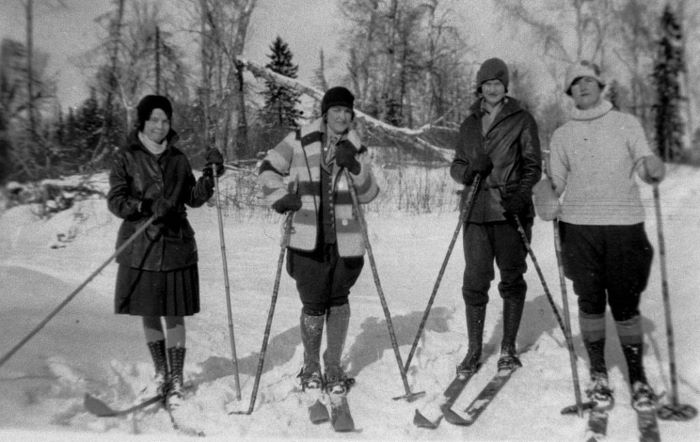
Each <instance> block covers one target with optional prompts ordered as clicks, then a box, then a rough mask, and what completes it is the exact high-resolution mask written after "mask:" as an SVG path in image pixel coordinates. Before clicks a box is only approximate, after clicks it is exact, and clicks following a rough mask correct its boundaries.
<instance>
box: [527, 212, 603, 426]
mask: <svg viewBox="0 0 700 442" xmlns="http://www.w3.org/2000/svg"><path fill="white" fill-rule="evenodd" d="M513 219H515V225H516V227H517V229H518V233H520V239H522V241H523V244H524V245H525V249H527V253H528V255H530V259H531V260H532V264H533V265H534V266H535V270H537V275H538V276H539V278H540V282H541V283H542V289H543V290H544V294H545V295H546V296H547V301H549V305H550V306H551V307H552V312H553V313H554V317H555V318H556V319H557V322H558V323H559V327H560V328H561V331H562V333H564V340H565V341H566V346H567V348H568V349H569V357H570V358H575V357H576V356H575V354H574V353H573V348H574V341H573V339H572V338H571V332H570V329H569V328H568V326H567V325H565V324H564V321H563V320H562V318H561V315H560V314H559V310H558V309H557V306H556V304H555V303H554V299H553V298H552V292H550V291H549V286H547V281H545V279H544V274H543V273H542V268H540V264H539V262H537V258H536V257H535V252H533V251H532V247H530V241H529V240H528V239H527V234H526V233H525V229H524V228H523V225H522V223H521V222H520V218H518V216H517V215H515V216H513ZM562 295H563V292H562ZM567 308H568V306H567ZM574 376H575V378H578V374H575V375H574ZM574 382H576V381H574ZM579 396H580V393H579ZM593 406H595V403H594V402H586V403H585V404H584V403H580V402H579V401H578V400H577V402H576V405H575V407H565V408H564V409H563V410H562V411H561V413H562V414H568V413H570V412H572V410H576V412H577V413H582V411H581V410H583V409H589V408H592V407H593ZM579 415H580V414H579Z"/></svg>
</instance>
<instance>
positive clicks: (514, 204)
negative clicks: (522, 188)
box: [501, 192, 531, 216]
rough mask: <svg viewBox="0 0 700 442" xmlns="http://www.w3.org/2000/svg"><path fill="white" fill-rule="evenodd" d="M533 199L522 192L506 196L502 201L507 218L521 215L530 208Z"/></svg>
mask: <svg viewBox="0 0 700 442" xmlns="http://www.w3.org/2000/svg"><path fill="white" fill-rule="evenodd" d="M530 201H531V198H530V196H529V195H526V194H524V193H521V192H513V193H511V194H508V195H506V196H505V197H504V198H503V201H501V205H502V206H503V209H505V215H506V216H509V215H510V216H514V215H521V214H523V213H525V212H527V210H528V209H529V208H530Z"/></svg>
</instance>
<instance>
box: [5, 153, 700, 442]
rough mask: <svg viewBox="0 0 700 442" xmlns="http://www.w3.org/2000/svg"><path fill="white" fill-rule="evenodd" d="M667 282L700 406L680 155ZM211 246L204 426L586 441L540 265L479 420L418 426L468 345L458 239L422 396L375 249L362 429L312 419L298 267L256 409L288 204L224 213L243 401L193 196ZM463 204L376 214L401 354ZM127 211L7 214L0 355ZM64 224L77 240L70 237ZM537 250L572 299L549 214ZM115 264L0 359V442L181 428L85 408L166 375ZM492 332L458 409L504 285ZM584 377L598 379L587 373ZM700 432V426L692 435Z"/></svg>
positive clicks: (655, 313) (362, 337)
mask: <svg viewBox="0 0 700 442" xmlns="http://www.w3.org/2000/svg"><path fill="white" fill-rule="evenodd" d="M661 198H662V207H663V215H664V219H663V221H664V230H665V235H666V246H667V253H666V254H667V261H668V271H669V286H670V294H671V300H672V301H671V302H672V310H673V320H674V322H673V325H674V327H675V335H676V359H677V364H678V375H679V383H678V389H679V398H680V401H681V402H682V403H688V404H691V405H694V406H695V407H700V357H699V356H698V350H697V349H698V342H700V328H698V326H697V324H698V323H699V322H700V306H699V301H698V295H697V287H698V286H700V272H698V268H699V266H700V249H699V248H698V247H697V245H696V244H697V243H698V241H700V171H698V170H696V169H691V168H686V167H680V168H674V169H673V170H672V171H671V172H670V176H669V177H668V179H667V181H665V182H664V183H663V185H662V186H661ZM644 201H645V205H646V207H647V209H648V210H647V213H648V217H647V230H648V234H649V237H650V240H651V241H652V243H653V244H656V243H657V235H656V222H655V217H654V206H653V200H652V198H651V190H650V189H649V188H648V187H645V188H644ZM189 213H190V219H191V222H192V224H193V226H194V228H195V231H196V232H197V240H198V244H199V249H200V260H201V262H200V277H201V288H202V303H203V305H202V307H203V311H202V313H200V314H199V315H197V316H195V317H193V318H191V319H189V320H188V322H187V333H188V336H187V340H188V353H187V360H186V366H185V374H186V378H187V379H188V380H189V381H191V382H192V383H193V385H194V388H193V390H194V394H193V395H192V396H191V397H190V399H188V402H189V405H188V406H189V407H190V409H191V415H192V419H193V420H194V421H195V422H197V424H198V425H199V426H200V427H201V428H202V429H203V430H204V431H205V432H206V434H207V438H211V439H214V440H216V439H220V440H224V439H226V440H230V439H290V440H299V439H332V438H337V439H370V440H379V439H381V440H446V439H467V440H551V441H564V440H582V439H583V434H584V428H585V420H584V419H580V418H578V417H576V416H562V415H560V413H559V411H560V409H561V408H562V407H563V406H565V405H569V404H572V403H573V402H574V394H573V388H572V382H571V370H570V365H569V356H568V353H567V350H566V345H565V341H564V339H563V335H562V332H561V330H560V329H559V327H558V325H557V322H556V320H555V318H554V316H553V314H552V311H551V308H550V306H549V303H548V301H547V298H546V296H545V295H544V291H543V289H542V285H541V284H540V281H539V279H538V277H537V274H536V272H535V270H534V267H533V266H532V265H531V264H530V265H529V270H528V273H527V282H528V286H529V290H528V297H527V304H526V307H525V313H524V318H523V323H522V326H521V331H520V334H519V337H518V346H519V348H520V350H521V351H522V355H521V359H522V362H523V364H524V367H523V368H522V369H521V370H519V371H517V372H516V373H515V374H514V375H513V378H512V379H511V381H510V383H509V384H507V385H506V386H505V387H504V390H503V391H502V392H501V394H500V395H499V396H498V397H497V399H496V400H495V401H494V402H493V403H492V404H491V406H490V407H489V408H488V410H487V411H486V412H485V413H484V415H483V416H482V417H481V418H480V419H479V420H478V421H477V423H476V424H475V425H473V426H471V427H465V428H461V427H455V426H451V425H450V424H448V423H446V422H442V423H441V425H440V427H439V428H438V429H437V430H425V429H419V428H416V427H414V426H413V424H412V419H413V414H414V410H415V409H416V408H421V407H425V406H426V404H428V403H429V402H431V401H434V400H435V399H436V398H437V397H439V395H440V393H441V390H442V389H444V387H445V386H446V384H447V382H449V380H450V379H451V377H452V375H453V372H454V367H455V365H456V364H457V363H458V362H459V361H460V360H461V358H462V356H463V355H464V353H465V352H466V345H467V337H466V327H465V320H464V306H463V303H462V299H461V291H460V286H461V278H462V267H463V257H462V247H461V238H460V240H459V241H458V242H457V244H456V246H455V249H454V252H453V255H452V259H451V260H450V263H449V265H448V267H447V270H446V272H445V276H444V279H443V281H442V284H441V287H440V291H439V293H438V295H437V298H436V301H435V304H434V305H433V308H432V311H431V312H432V313H431V316H430V319H429V321H428V323H427V327H426V333H425V336H424V339H423V340H422V341H421V343H420V345H419V348H418V351H417V353H416V356H415V357H414V360H413V364H412V366H411V368H410V370H409V372H408V382H409V385H410V388H411V389H412V390H413V391H426V392H427V394H426V396H425V397H423V398H421V399H419V400H417V401H415V402H412V403H408V402H406V401H394V400H392V397H394V396H398V395H401V394H403V393H404V387H403V384H402V382H401V377H400V375H399V370H398V368H397V364H396V359H395V356H394V353H393V351H392V348H391V342H390V339H389V336H388V334H387V327H386V321H385V318H384V315H383V312H382V308H381V304H380V301H379V298H378V296H377V291H376V289H375V286H374V282H373V279H372V273H371V271H370V268H369V264H368V262H366V267H365V270H364V271H363V274H362V276H361V278H360V280H359V281H358V283H357V285H356V286H355V288H354V290H353V292H352V294H351V308H352V318H351V324H350V331H349V337H348V342H347V345H346V349H345V354H344V361H345V364H346V368H347V370H348V372H349V374H350V375H352V376H355V377H356V380H357V384H356V386H355V388H353V390H352V392H351V393H350V395H349V402H350V405H351V407H352V411H353V417H354V419H355V423H356V426H357V428H358V431H357V432H355V433H346V434H338V433H333V432H332V430H331V428H330V427H329V425H327V424H321V425H318V426H314V425H312V424H310V423H308V420H307V418H306V410H305V408H304V407H303V406H302V400H303V399H302V398H300V397H299V394H297V393H295V392H294V391H293V390H294V387H295V376H296V374H297V372H298V370H299V367H300V365H301V361H302V349H301V342H300V337H299V328H298V317H299V310H300V303H299V301H298V297H297V294H296V290H295V288H294V284H293V281H292V280H291V279H290V278H289V277H288V275H287V274H286V273H283V277H282V282H281V287H280V295H279V298H278V302H277V306H276V311H275V315H274V322H273V325H272V333H271V340H270V346H269V347H268V352H267V357H266V362H265V367H264V371H263V376H262V379H261V383H260V388H259V393H258V397H257V401H256V406H255V410H254V412H253V413H252V414H251V415H249V416H240V415H230V414H228V412H227V411H228V410H246V409H247V408H248V405H249V401H250V394H251V389H252V385H253V377H254V373H255V369H256V367H257V364H258V355H259V351H260V345H261V342H262V337H263V331H264V327H265V321H266V318H267V312H268V308H269V304H270V297H271V292H272V287H273V281H274V275H275V266H276V263H277V256H278V253H279V237H280V227H279V220H280V219H279V217H277V216H276V215H275V216H272V215H270V216H263V215H260V214H259V213H258V214H255V215H252V216H249V215H248V214H241V213H237V212H230V213H226V216H225V218H224V222H225V235H226V250H227V256H228V263H229V275H230V279H231V293H232V303H233V314H234V327H235V337H236V346H237V353H238V365H239V370H240V379H241V387H242V398H241V400H236V394H235V384H234V376H233V365H232V358H231V351H230V345H229V337H228V336H229V334H228V333H229V332H228V320H227V314H226V300H225V292H224V285H223V279H222V268H221V254H220V246H219V236H218V227H217V222H216V211H215V209H214V207H211V206H209V207H204V208H202V209H197V210H190V211H189ZM456 220H457V213H456V212H454V211H453V212H446V213H438V214H427V215H410V216H409V215H405V214H400V213H383V212H381V211H380V212H379V213H377V212H376V211H374V210H373V211H372V212H371V213H370V214H369V215H368V223H369V226H370V240H371V243H372V248H373V250H374V254H375V258H376V262H377V266H378V270H379V275H380V278H381V283H382V287H383V289H384V293H385V295H386V300H387V303H388V306H389V308H390V310H391V315H392V318H391V319H392V322H393V326H394V329H395V331H396V334H397V340H398V344H399V345H400V350H401V353H402V357H403V358H405V357H406V356H407V354H408V351H409V348H410V344H411V342H412V341H413V338H414V336H415V333H416V330H417V327H418V323H419V321H420V318H421V316H422V314H423V311H424V309H425V306H426V302H427V300H428V297H429V295H430V293H431V290H432V287H433V284H434V282H435V278H436V277H437V272H438V270H439V268H440V264H441V262H442V259H443V257H444V255H445V252H446V250H447V246H448V243H449V241H450V238H451V236H452V234H453V232H454V229H455V226H456ZM118 225H119V220H117V219H116V218H115V217H113V216H112V215H111V214H110V213H109V212H108V211H107V209H106V204H105V201H104V200H101V199H98V198H95V199H91V200H87V201H83V202H80V203H79V204H77V205H76V206H75V207H74V208H73V209H72V210H69V211H65V212H62V213H59V214H57V215H55V216H54V217H53V218H51V219H49V220H40V219H38V218H37V217H35V216H34V215H33V214H32V212H31V208H30V207H28V206H21V207H14V208H12V209H9V210H7V211H5V212H4V213H2V215H1V216H0V324H2V329H1V330H2V333H1V334H0V355H4V354H5V353H6V352H7V351H9V350H10V349H11V348H12V347H13V346H14V345H15V344H16V343H17V342H19V340H20V339H22V337H24V336H25V335H26V334H27V333H29V331H31V330H32V329H33V328H34V327H35V326H36V325H37V324H38V323H39V322H40V321H41V320H42V319H43V318H44V317H46V315H47V314H48V313H49V312H51V310H53V309H54V308H55V307H56V306H57V305H58V304H59V303H60V302H61V301H63V300H64V299H65V298H66V296H68V294H70V293H71V292H72V291H73V290H74V289H75V288H76V287H77V286H78V285H79V284H80V283H81V282H82V281H83V280H85V278H87V277H88V276H89V275H90V274H91V273H92V272H93V270H95V269H96V268H98V267H99V266H100V265H101V264H102V263H103V262H104V261H105V260H106V259H107V258H108V257H109V256H110V255H111V254H112V253H113V251H114V240H115V238H116V230H117V228H118ZM59 234H63V235H64V240H63V241H59V240H57V235H59ZM533 236H534V239H533V249H534V252H535V254H536V256H537V259H538V261H539V264H540V265H541V267H542V270H543V272H544V274H545V277H546V279H547V283H548V285H549V288H550V289H551V291H552V295H553V297H554V299H555V301H556V303H557V305H558V306H561V294H560V290H559V280H558V273H557V266H556V260H555V256H554V247H553V241H552V226H551V224H549V223H545V222H542V221H540V220H538V221H536V224H535V227H534V233H533ZM658 264H659V261H658V255H656V256H655V261H654V268H653V269H652V275H651V279H650V282H649V286H648V289H647V291H646V293H645V294H644V296H643V301H642V314H643V316H644V320H643V324H644V328H645V331H646V335H645V339H646V344H647V352H646V359H645V361H646V368H647V373H648V376H649V378H650V381H651V382H652V384H653V385H654V386H655V388H656V389H657V391H665V392H667V393H666V397H665V398H664V399H665V400H667V399H668V397H669V395H670V388H671V387H670V381H669V373H668V365H669V364H668V352H667V339H666V331H665V323H664V305H663V300H662V296H661V281H660V272H659V266H658ZM115 273H116V265H115V264H113V263H112V264H110V265H109V266H107V267H106V268H105V270H104V271H103V272H101V273H100V274H99V275H97V276H96V277H95V279H94V280H93V281H92V282H91V283H90V284H89V285H88V286H87V287H86V288H85V289H84V290H83V291H82V292H81V293H80V294H79V295H77V296H76V297H75V298H74V299H73V301H72V302H71V303H70V304H68V305H67V306H66V307H65V309H63V310H62V311H61V312H60V313H59V314H58V315H57V316H56V317H55V318H54V319H53V320H52V321H50V322H49V323H48V324H47V325H46V326H45V327H44V328H43V329H42V330H41V332H39V333H38V334H37V335H36V336H35V337H34V338H33V339H32V340H30V341H29V342H28V343H27V344H26V345H25V346H24V347H23V348H21V349H20V350H19V351H18V352H17V353H16V354H15V355H14V357H13V358H12V359H10V360H9V361H8V362H7V363H6V364H5V365H4V366H3V367H1V368H0V440H74V441H88V440H106V441H111V440H115V441H116V440H159V441H160V440H178V439H179V438H180V436H178V435H177V434H176V433H175V432H174V431H173V430H172V427H171V425H170V423H169V421H168V416H167V414H166V413H165V412H164V411H163V410H161V409H159V408H158V407H152V408H150V409H146V410H145V411H142V412H139V413H136V414H134V415H131V416H127V417H119V418H97V417H94V416H92V415H90V414H88V413H87V412H86V411H85V410H84V408H83V396H84V394H85V393H86V392H89V393H91V394H93V395H96V396H98V397H100V398H101V399H103V400H105V401H107V402H108V403H109V404H110V405H112V406H114V407H115V408H124V407H128V406H129V405H130V404H132V403H133V401H134V399H135V397H136V396H137V394H138V393H139V391H140V390H141V389H142V387H143V386H144V385H145V384H146V383H147V381H148V379H149V377H150V375H151V374H152V366H151V362H150V358H149V355H148V352H147V349H146V346H145V344H144V340H143V335H142V333H143V332H142V330H141V325H140V321H139V318H135V317H125V316H116V315H114V314H113V313H112V311H113V305H112V302H113V301H112V296H113V295H112V294H113V286H114V279H115ZM491 296H492V301H491V303H490V304H489V308H488V313H487V322H486V329H485V342H486V354H487V359H486V361H485V365H484V368H483V369H482V370H481V371H480V372H479V373H478V374H477V375H476V376H475V377H474V379H472V381H471V382H470V384H469V385H468V387H467V389H466V390H465V392H464V393H463V395H462V397H461V398H460V399H459V400H458V402H457V404H456V405H455V409H457V410H460V409H463V408H464V407H465V406H466V404H468V403H469V401H470V399H471V398H472V397H473V396H474V395H475V394H476V393H477V392H478V391H479V390H480V389H481V388H482V387H483V385H484V384H485V383H486V381H487V380H488V378H490V376H491V374H492V373H493V372H494V371H495V365H496V358H497V355H496V352H497V349H498V344H499V342H500V336H501V321H500V314H501V301H500V298H499V297H498V295H497V291H496V289H495V284H494V287H492V290H491ZM569 305H570V309H571V316H572V318H573V321H572V322H573V323H572V327H573V335H574V342H575V347H576V352H577V354H578V356H579V358H578V368H579V375H580V377H581V379H582V382H583V381H585V380H586V373H587V366H586V359H585V358H583V354H584V350H583V347H582V344H581V340H580V334H579V330H578V324H577V321H576V320H575V318H576V315H577V307H576V302H575V297H574V295H573V292H572V290H571V286H570V285H569ZM608 325H609V327H608V335H609V341H608V342H609V345H608V349H607V354H608V362H609V367H610V372H611V381H612V384H613V386H614V387H615V391H616V397H617V406H616V407H615V408H614V410H613V411H612V412H611V415H610V424H609V432H608V435H609V440H620V441H622V440H637V431H636V420H635V414H634V412H633V411H632V409H631V408H630V407H629V405H628V402H629V394H628V391H627V388H626V387H625V385H626V381H625V376H626V375H624V374H623V372H624V371H625V370H624V369H623V367H624V361H623V357H622V353H621V350H620V348H619V345H618V344H617V340H616V338H615V336H614V327H613V326H612V320H611V319H610V318H609V319H608ZM584 385H585V382H584ZM659 425H660V430H661V435H662V439H663V440H664V441H683V440H697V437H698V436H697V435H698V434H700V418H696V419H694V420H692V421H690V422H681V423H678V422H667V421H660V424H659ZM693 435H695V436H693Z"/></svg>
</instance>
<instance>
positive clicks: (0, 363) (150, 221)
mask: <svg viewBox="0 0 700 442" xmlns="http://www.w3.org/2000/svg"><path fill="white" fill-rule="evenodd" d="M153 221H155V216H152V217H151V218H149V219H148V220H147V221H146V222H144V223H143V225H141V227H139V228H138V229H137V230H136V231H135V232H134V234H133V235H131V236H130V237H129V238H128V239H127V240H126V241H124V244H122V245H121V246H120V247H119V248H118V249H117V250H116V251H115V252H114V253H113V254H112V255H111V256H110V257H109V258H107V260H106V261H105V262H104V263H103V264H102V265H101V266H99V267H98V268H97V270H95V271H94V272H92V273H91V274H90V276H88V277H87V279H86V280H85V281H83V282H82V283H81V284H80V285H79V286H78V288H76V289H75V290H73V292H71V294H70V295H68V296H67V297H66V299H64V300H63V302H61V303H60V304H59V305H58V306H57V307H56V308H55V309H54V310H53V311H52V312H51V313H49V315H48V316H47V317H46V318H44V320H43V321H41V322H40V323H39V324H38V325H37V326H36V327H35V328H34V329H33V330H32V331H31V332H29V334H28V335H27V336H25V337H24V338H23V339H22V340H21V341H19V343H17V345H15V346H14V347H12V349H11V350H10V351H8V352H7V353H6V354H5V355H4V356H3V357H2V359H0V367H2V366H3V364H5V362H7V360H8V359H10V358H11V357H12V355H14V354H15V353H16V352H17V350H19V349H20V348H22V347H23V346H24V344H26V343H27V341H29V340H30V339H31V338H32V337H34V335H36V334H37V333H38V332H39V330H41V329H42V328H44V326H45V325H46V324H47V323H48V322H49V321H50V320H51V319H52V318H53V317H54V316H56V314H58V312H60V311H61V310H62V309H63V307H65V306H66V305H68V303H69V302H71V300H73V298H75V296H76V295H77V294H78V293H80V291H81V290H82V289H84V288H85V286H86V285H88V283H89V282H90V281H92V280H93V278H94V277H95V276H97V275H98V274H99V273H100V272H101V271H102V269H104V268H105V267H107V265H108V264H109V263H110V262H112V260H113V259H114V258H116V257H117V256H119V254H120V253H122V252H123V251H124V250H125V249H126V248H127V247H129V246H130V245H131V243H132V242H134V240H135V239H136V238H137V237H138V236H139V235H140V234H141V233H143V232H144V231H145V230H146V229H147V228H148V227H149V226H150V225H151V224H153Z"/></svg>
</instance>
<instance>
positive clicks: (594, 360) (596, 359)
mask: <svg viewBox="0 0 700 442" xmlns="http://www.w3.org/2000/svg"><path fill="white" fill-rule="evenodd" d="M583 344H584V346H585V347H586V353H588V361H589V363H590V374H591V379H597V378H599V377H601V376H602V377H605V378H606V379H607V377H608V368H607V366H606V365H605V339H598V340H597V341H587V340H585V339H584V341H583Z"/></svg>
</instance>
